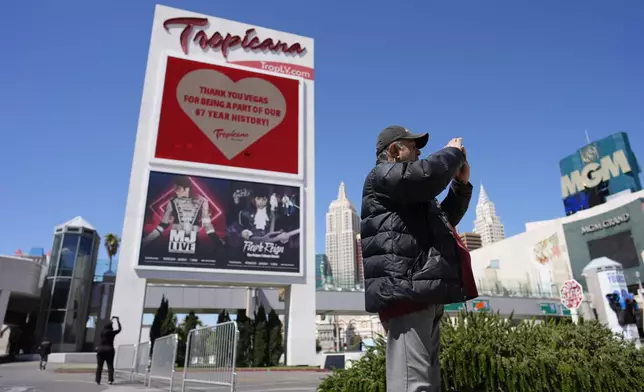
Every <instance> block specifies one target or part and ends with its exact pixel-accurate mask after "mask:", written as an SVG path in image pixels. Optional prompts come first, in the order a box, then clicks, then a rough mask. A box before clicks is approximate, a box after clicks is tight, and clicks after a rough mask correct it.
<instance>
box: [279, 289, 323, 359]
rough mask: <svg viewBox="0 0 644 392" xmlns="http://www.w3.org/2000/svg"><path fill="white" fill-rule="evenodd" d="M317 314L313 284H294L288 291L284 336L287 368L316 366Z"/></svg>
mask: <svg viewBox="0 0 644 392" xmlns="http://www.w3.org/2000/svg"><path fill="white" fill-rule="evenodd" d="M308 280H311V279H308ZM315 313H316V312H315V286H314V285H313V284H294V285H291V286H290V287H289V288H288V289H287V290H286V309H285V315H286V317H285V319H284V321H285V330H284V332H285V333H284V335H285V336H286V365H287V366H298V365H307V366H315V365H316V362H317V359H316V352H315V331H316V330H317V326H316V324H315Z"/></svg>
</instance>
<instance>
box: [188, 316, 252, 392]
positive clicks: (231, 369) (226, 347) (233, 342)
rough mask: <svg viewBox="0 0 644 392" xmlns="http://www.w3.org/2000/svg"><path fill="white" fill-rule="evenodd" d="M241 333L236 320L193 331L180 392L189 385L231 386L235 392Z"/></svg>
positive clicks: (189, 339)
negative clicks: (237, 354)
mask: <svg viewBox="0 0 644 392" xmlns="http://www.w3.org/2000/svg"><path fill="white" fill-rule="evenodd" d="M238 339H239V330H238V329H237V323H236V322H235V321H228V322H225V323H221V324H217V325H215V326H212V327H204V328H197V329H193V330H192V331H190V333H189V334H188V341H187V345H186V359H185V365H184V368H183V381H182V384H181V392H185V390H186V383H198V384H209V385H217V386H223V387H229V388H230V391H233V392H234V391H235V383H236V376H237V374H236V373H235V359H236V353H237V341H238Z"/></svg>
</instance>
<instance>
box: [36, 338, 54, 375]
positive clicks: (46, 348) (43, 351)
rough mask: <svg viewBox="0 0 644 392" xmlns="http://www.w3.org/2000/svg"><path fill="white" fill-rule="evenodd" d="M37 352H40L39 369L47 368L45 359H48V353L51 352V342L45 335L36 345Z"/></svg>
mask: <svg viewBox="0 0 644 392" xmlns="http://www.w3.org/2000/svg"><path fill="white" fill-rule="evenodd" d="M38 353H39V354H40V370H45V369H46V368H47V361H48V360H49V354H51V342H50V341H49V339H47V336H45V337H44V338H43V340H42V342H41V343H40V345H39V346H38Z"/></svg>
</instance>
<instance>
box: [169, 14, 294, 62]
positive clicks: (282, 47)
mask: <svg viewBox="0 0 644 392" xmlns="http://www.w3.org/2000/svg"><path fill="white" fill-rule="evenodd" d="M172 26H183V31H182V32H181V35H180V36H179V41H180V43H181V49H182V50H183V53H185V54H188V43H189V41H192V42H194V43H195V44H197V45H198V46H199V47H200V48H201V49H203V50H205V49H208V48H210V49H219V50H221V54H222V56H224V58H226V59H228V52H229V51H230V50H233V49H235V48H238V47H241V48H243V49H245V50H252V51H270V52H273V53H280V52H281V53H284V54H291V55H293V54H296V55H303V54H304V53H305V52H306V48H305V47H303V46H302V45H301V44H300V43H299V42H295V43H293V44H288V43H286V42H282V41H280V40H274V39H272V38H264V39H260V38H259V37H257V35H256V34H257V32H256V31H255V29H248V30H246V34H245V35H244V36H243V37H242V36H239V35H233V34H230V33H226V34H225V35H224V34H222V33H220V32H219V31H216V32H214V33H213V34H212V35H211V36H208V34H207V33H206V32H205V31H204V30H203V29H200V28H203V27H206V26H208V18H191V17H185V18H171V19H167V20H166V21H165V22H163V27H164V28H165V29H166V31H169V30H170V27H172ZM195 30H198V31H197V32H196V33H195V34H194V37H193V33H194V32H195Z"/></svg>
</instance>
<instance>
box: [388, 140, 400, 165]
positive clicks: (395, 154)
mask: <svg viewBox="0 0 644 392" xmlns="http://www.w3.org/2000/svg"><path fill="white" fill-rule="evenodd" d="M387 153H388V154H389V156H390V157H391V158H393V159H395V160H396V161H398V159H400V155H399V153H400V150H399V149H398V146H397V145H396V143H391V144H390V145H389V147H387Z"/></svg>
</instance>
